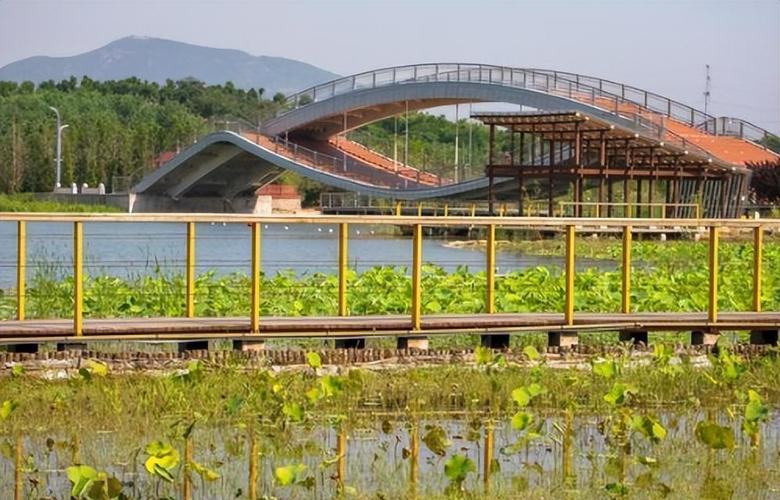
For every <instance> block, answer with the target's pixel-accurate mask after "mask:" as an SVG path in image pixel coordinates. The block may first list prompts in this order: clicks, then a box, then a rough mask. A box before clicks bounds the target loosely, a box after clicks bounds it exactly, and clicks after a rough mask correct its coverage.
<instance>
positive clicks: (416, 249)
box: [411, 224, 423, 331]
mask: <svg viewBox="0 0 780 500" xmlns="http://www.w3.org/2000/svg"><path fill="white" fill-rule="evenodd" d="M422 236H423V230H422V225H421V224H415V225H414V232H413V235H412V311H411V314H412V330H415V331H417V330H420V329H421V328H422V317H421V316H422Z"/></svg>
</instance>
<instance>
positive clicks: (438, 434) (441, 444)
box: [422, 425, 452, 457]
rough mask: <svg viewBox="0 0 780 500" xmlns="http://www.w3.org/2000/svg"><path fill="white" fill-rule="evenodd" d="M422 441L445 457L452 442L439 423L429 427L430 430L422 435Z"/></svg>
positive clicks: (434, 451)
mask: <svg viewBox="0 0 780 500" xmlns="http://www.w3.org/2000/svg"><path fill="white" fill-rule="evenodd" d="M422 442H423V443H425V446H427V447H428V449H429V450H431V451H432V452H433V453H435V454H437V455H439V456H440V457H443V456H444V455H445V454H446V453H447V448H449V447H450V445H451V444H452V442H451V441H450V440H449V439H447V433H446V432H445V431H444V429H443V428H442V427H439V426H438V425H434V426H432V427H431V428H430V429H428V432H426V433H425V435H424V436H423V437H422Z"/></svg>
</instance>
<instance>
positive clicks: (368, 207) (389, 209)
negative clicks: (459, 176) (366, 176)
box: [320, 192, 548, 217]
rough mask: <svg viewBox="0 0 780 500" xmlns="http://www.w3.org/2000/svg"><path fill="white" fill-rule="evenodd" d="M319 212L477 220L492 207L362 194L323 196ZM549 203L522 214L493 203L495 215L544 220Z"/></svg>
mask: <svg viewBox="0 0 780 500" xmlns="http://www.w3.org/2000/svg"><path fill="white" fill-rule="evenodd" d="M320 210H322V211H323V212H326V213H331V214H332V213H339V214H346V213H350V214H361V213H363V214H366V215H368V214H371V215H394V216H396V217H400V216H403V215H417V216H418V217H422V216H423V215H433V216H434V217H477V216H485V215H489V212H490V204H489V203H488V202H486V201H446V200H444V201H442V200H425V201H411V200H393V199H387V198H377V197H375V196H370V195H362V194H359V193H351V192H350V193H321V194H320ZM547 210H548V204H547V201H544V202H540V201H533V200H527V201H525V202H524V203H523V213H522V214H520V213H519V207H518V204H517V203H509V202H505V201H497V202H495V203H493V212H494V215H497V216H499V217H510V216H515V217H516V216H518V215H522V216H524V217H545V216H547V215H548V213H547Z"/></svg>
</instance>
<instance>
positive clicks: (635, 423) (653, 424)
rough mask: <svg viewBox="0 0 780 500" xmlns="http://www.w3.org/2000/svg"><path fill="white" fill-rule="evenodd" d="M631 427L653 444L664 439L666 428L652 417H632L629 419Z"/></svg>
mask: <svg viewBox="0 0 780 500" xmlns="http://www.w3.org/2000/svg"><path fill="white" fill-rule="evenodd" d="M631 427H632V428H633V429H634V430H636V431H638V432H639V433H640V434H642V435H643V436H644V437H646V438H647V439H649V440H650V441H652V442H653V443H658V442H660V441H661V440H662V439H664V438H665V437H666V428H664V426H663V425H661V423H660V422H658V421H657V420H655V419H654V418H652V417H647V416H641V415H634V416H633V417H632V418H631Z"/></svg>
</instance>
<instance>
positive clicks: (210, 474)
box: [190, 461, 220, 481]
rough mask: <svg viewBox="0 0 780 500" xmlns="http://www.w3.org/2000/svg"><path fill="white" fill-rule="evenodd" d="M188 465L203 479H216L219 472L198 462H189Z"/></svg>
mask: <svg viewBox="0 0 780 500" xmlns="http://www.w3.org/2000/svg"><path fill="white" fill-rule="evenodd" d="M190 467H191V468H192V470H194V471H195V472H197V473H198V475H199V476H200V477H202V478H203V479H204V480H205V481H216V480H217V479H219V477H220V476H219V473H217V472H216V471H213V470H211V469H209V468H208V467H206V466H204V465H202V464H199V463H198V462H194V461H193V462H190Z"/></svg>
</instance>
